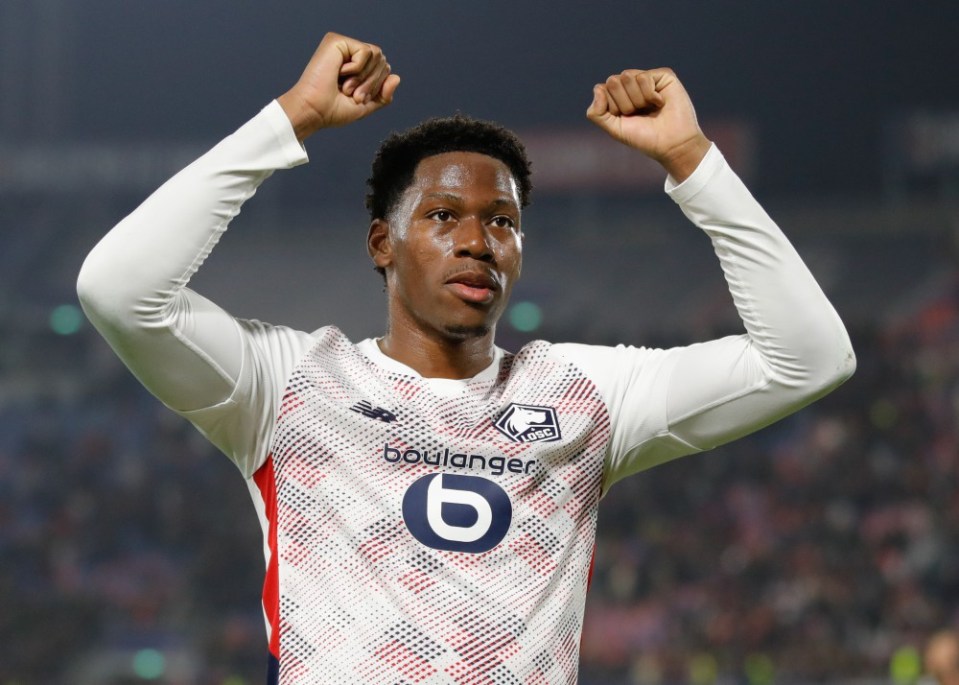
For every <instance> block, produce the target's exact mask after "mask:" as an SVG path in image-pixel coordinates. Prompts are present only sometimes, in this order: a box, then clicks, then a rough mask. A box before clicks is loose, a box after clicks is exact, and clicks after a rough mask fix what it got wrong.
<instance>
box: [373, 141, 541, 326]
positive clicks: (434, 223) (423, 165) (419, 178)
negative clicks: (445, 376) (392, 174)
mask: <svg viewBox="0 0 959 685" xmlns="http://www.w3.org/2000/svg"><path fill="white" fill-rule="evenodd" d="M378 231H379V232H380V233H381V238H380V239H377V238H376V235H377V232H378ZM370 252H371V254H372V256H373V259H374V262H376V264H377V266H381V267H384V268H385V269H386V278H387V286H388V292H389V298H390V326H391V330H393V329H394V327H395V326H398V325H399V326H404V325H408V326H413V327H415V328H417V329H418V330H419V331H420V332H422V333H424V334H427V335H433V334H437V333H438V334H440V335H441V336H443V337H446V338H448V339H465V338H469V337H474V336H480V335H485V334H487V333H491V332H492V331H493V329H494V327H495V325H496V321H497V320H498V319H499V317H500V315H501V314H502V313H503V310H504V309H505V308H506V304H507V302H508V300H509V295H510V291H511V290H512V288H513V283H514V282H515V281H516V279H517V278H518V277H519V274H520V268H521V266H522V253H523V241H522V232H521V231H520V203H519V193H518V190H517V186H516V181H515V179H514V178H513V175H512V174H511V173H510V170H509V167H507V166H506V164H504V163H503V162H501V161H500V160H498V159H495V158H493V157H489V156H487V155H484V154H480V153H476V152H446V153H442V154H438V155H433V156H431V157H427V158H425V159H423V160H422V161H421V162H420V163H419V165H418V166H417V168H416V172H415V174H414V176H413V182H412V184H411V185H410V187H409V188H407V189H406V191H405V192H404V193H403V195H402V197H401V198H400V200H399V202H397V204H396V207H395V208H394V210H393V211H392V212H391V214H390V216H389V218H388V221H386V222H374V223H373V226H372V227H371V229H370Z"/></svg>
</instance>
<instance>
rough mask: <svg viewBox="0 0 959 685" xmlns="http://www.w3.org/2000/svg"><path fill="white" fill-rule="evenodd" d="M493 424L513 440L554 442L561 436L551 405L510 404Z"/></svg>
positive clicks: (554, 411)
mask: <svg viewBox="0 0 959 685" xmlns="http://www.w3.org/2000/svg"><path fill="white" fill-rule="evenodd" d="M494 425H495V426H496V430H498V431H499V432H500V433H502V434H503V435H505V436H506V437H507V438H509V439H510V440H512V441H513V442H524V443H526V442H554V441H556V440H559V439H560V437H561V436H560V434H559V421H557V419H556V410H555V409H553V408H552V407H537V406H534V405H531V404H511V405H509V406H508V407H507V408H506V411H504V412H503V414H502V415H501V416H500V417H499V419H497V420H496V423H495V424H494Z"/></svg>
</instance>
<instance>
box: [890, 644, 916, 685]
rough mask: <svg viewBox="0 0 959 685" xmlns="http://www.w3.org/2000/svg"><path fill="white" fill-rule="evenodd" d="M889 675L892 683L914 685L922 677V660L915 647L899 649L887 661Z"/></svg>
mask: <svg viewBox="0 0 959 685" xmlns="http://www.w3.org/2000/svg"><path fill="white" fill-rule="evenodd" d="M889 675H890V676H891V677H892V680H893V682H894V683H897V684H898V685H906V684H907V683H914V682H916V681H917V680H918V679H919V676H920V675H922V660H921V659H920V658H919V652H918V650H916V648H915V647H900V648H899V649H897V650H896V651H895V652H893V655H892V658H891V659H889Z"/></svg>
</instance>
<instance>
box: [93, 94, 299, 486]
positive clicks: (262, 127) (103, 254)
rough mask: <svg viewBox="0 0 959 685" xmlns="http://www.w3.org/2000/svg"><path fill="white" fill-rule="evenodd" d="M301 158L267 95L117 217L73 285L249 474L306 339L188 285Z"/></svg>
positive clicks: (168, 399) (108, 334)
mask: <svg viewBox="0 0 959 685" xmlns="http://www.w3.org/2000/svg"><path fill="white" fill-rule="evenodd" d="M306 161H307V157H306V152H305V150H304V149H303V147H302V145H300V143H299V142H298V141H297V140H296V137H295V135H294V134H293V130H292V127H291V126H290V123H289V120H288V119H287V117H286V115H285V113H284V112H283V110H282V108H281V107H280V106H279V104H278V103H277V102H275V101H274V102H272V103H271V104H270V105H268V106H267V107H265V108H264V109H263V110H262V111H261V112H260V113H259V114H258V115H257V116H256V117H254V118H253V119H252V120H250V121H249V122H247V123H246V124H244V125H243V126H242V127H241V128H240V129H239V130H237V131H236V132H235V133H233V134H232V135H230V136H229V137H227V138H226V139H224V140H223V141H221V142H220V143H219V144H218V145H217V146H216V147H214V148H213V149H212V150H210V151H209V152H207V153H206V154H205V155H203V156H202V157H200V158H199V159H198V160H196V161H195V162H193V163H192V164H191V165H190V166H188V167H186V168H185V169H183V170H182V171H181V172H179V173H178V174H177V175H175V176H174V177H173V178H171V179H170V180H169V181H167V182H166V183H165V184H164V185H163V186H161V187H160V188H159V189H158V190H157V191H156V192H154V193H153V194H152V195H151V196H150V197H149V198H148V199H147V200H146V201H144V202H143V203H142V204H141V205H140V206H139V207H138V208H137V209H136V210H134V211H133V212H132V213H131V214H130V215H129V216H127V217H126V218H125V219H123V220H122V221H121V222H120V223H119V224H117V225H116V226H115V227H114V228H113V229H112V230H111V231H110V232H109V233H108V234H107V235H106V236H105V237H104V238H103V239H102V240H101V241H100V242H99V243H98V244H97V245H96V247H94V249H93V250H92V251H91V252H90V254H89V255H88V256H87V258H86V260H85V262H84V264H83V267H82V269H81V271H80V275H79V279H78V282H77V292H78V295H79V298H80V303H81V304H82V306H83V309H84V311H85V312H86V314H87V316H88V317H89V319H90V321H91V322H92V323H93V325H94V326H95V327H96V328H97V330H98V331H99V332H100V333H101V334H102V335H103V337H104V338H105V339H106V341H107V342H108V343H109V344H110V346H111V347H112V348H113V349H114V351H115V352H116V353H117V354H118V355H119V357H120V359H122V360H123V362H124V363H125V364H126V365H127V367H129V369H130V370H131V371H132V372H133V373H134V375H136V377H137V378H138V379H139V380H140V381H141V382H142V383H143V384H144V385H145V386H146V387H147V389H149V390H150V392H152V393H153V394H154V395H156V396H157V397H158V398H159V399H160V400H161V401H162V402H163V403H164V404H166V405H167V406H168V407H170V408H171V409H173V410H174V411H176V412H178V413H180V414H181V415H183V416H185V417H187V418H188V419H189V420H190V421H192V422H193V423H194V424H196V425H197V427H198V428H199V429H200V431H201V432H203V433H204V434H205V435H207V437H209V438H210V440H211V441H212V442H213V443H214V444H216V445H217V446H218V447H220V449H222V450H223V451H224V452H225V453H226V454H227V455H228V456H230V457H231V458H232V459H234V460H235V461H236V462H237V464H238V465H239V466H240V468H241V470H242V471H243V472H244V473H245V474H246V475H249V474H250V473H252V471H253V470H255V468H257V467H258V465H259V462H260V461H262V459H263V458H264V456H265V449H266V447H268V442H267V443H266V444H264V441H268V439H269V435H270V433H271V428H272V420H271V419H272V416H273V414H274V413H275V407H276V404H277V402H278V400H279V395H280V394H281V393H282V391H283V387H284V385H285V381H286V376H287V375H288V370H289V369H291V368H292V365H293V364H294V363H295V361H296V359H297V358H298V356H299V355H300V354H301V353H302V350H303V348H304V347H305V346H306V345H308V344H309V336H308V334H305V333H299V332H296V331H292V330H289V329H284V328H277V327H271V326H268V325H266V324H262V323H259V322H255V321H242V320H238V319H235V318H234V317H232V316H231V315H230V314H228V313H227V312H226V311H224V310H223V309H222V308H220V307H218V306H217V305H216V304H214V303H213V302H211V301H209V300H208V299H206V298H204V297H202V296H201V295H199V294H197V293H195V292H193V291H192V290H190V289H189V288H188V287H187V284H188V283H189V281H190V278H191V277H192V276H193V274H194V273H196V271H197V269H199V267H200V265H201V264H202V263H203V262H204V260H205V259H206V258H207V256H208V255H209V254H210V252H211V251H212V249H213V247H214V246H215V245H216V243H217V241H218V240H219V239H220V236H221V235H222V234H223V233H224V232H225V231H226V229H227V227H228V225H229V223H230V221H231V220H232V219H233V218H234V217H235V216H236V215H237V214H238V213H239V212H240V208H241V206H242V205H243V203H244V202H245V201H246V200H248V199H249V198H250V197H252V196H253V194H254V193H255V192H256V189H257V188H258V187H259V185H260V184H261V183H262V182H263V181H264V180H266V179H267V178H268V177H269V176H270V175H271V174H272V173H273V172H274V171H275V170H277V169H285V168H290V167H293V166H296V165H298V164H302V163H304V162H306ZM249 277H250V275H249V274H242V273H239V274H237V278H249Z"/></svg>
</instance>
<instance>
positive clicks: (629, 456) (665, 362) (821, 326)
mask: <svg viewBox="0 0 959 685" xmlns="http://www.w3.org/2000/svg"><path fill="white" fill-rule="evenodd" d="M666 189H667V192H668V193H669V194H670V196H671V197H672V199H673V200H674V201H675V202H676V203H677V204H678V205H679V206H680V208H681V209H682V211H683V213H684V214H685V215H686V216H687V217H688V218H689V219H690V220H691V221H692V222H693V223H695V224H696V225H697V226H698V227H700V228H701V229H702V230H703V231H705V233H706V234H707V235H708V236H709V238H710V239H711V241H712V245H713V249H714V250H715V253H716V256H717V257H718V258H719V262H720V265H721V266H722V269H723V273H724V275H725V277H726V281H727V284H728V286H729V291H730V293H731V295H732V298H733V302H734V304H735V306H736V309H737V311H738V313H739V316H740V318H741V319H742V322H743V325H744V327H745V329H746V332H745V333H744V334H743V335H738V336H730V337H725V338H721V339H717V340H713V341H709V342H705V343H697V344H693V345H689V346H686V347H676V348H671V349H666V350H660V349H647V348H636V347H627V346H618V347H615V348H612V347H598V346H589V345H571V344H566V345H559V346H557V347H558V348H559V351H560V353H561V354H563V355H565V356H566V357H567V358H569V359H570V360H571V361H573V362H574V363H576V364H577V365H579V366H580V368H582V369H583V370H584V371H585V372H586V373H587V375H589V376H590V377H591V378H593V380H594V382H596V384H597V386H598V388H599V390H600V392H601V394H602V395H603V397H604V398H605V400H606V402H607V406H608V407H609V411H610V420H611V424H612V437H611V442H610V447H609V451H608V454H607V463H606V475H605V478H604V490H605V489H608V488H609V487H610V486H611V485H612V484H613V483H614V482H616V481H617V480H619V479H621V478H623V477H625V476H627V475H629V474H632V473H635V472H637V471H641V470H643V469H647V468H650V467H652V466H655V465H657V464H660V463H663V462H665V461H669V460H671V459H675V458H677V457H680V456H683V455H686V454H690V453H693V452H699V451H702V450H707V449H711V448H713V447H716V446H718V445H720V444H723V443H725V442H728V441H730V440H733V439H735V438H738V437H740V436H743V435H746V434H747V433H750V432H752V431H755V430H758V429H759V428H762V427H763V426H766V425H768V424H770V423H772V422H774V421H776V420H778V419H780V418H782V417H784V416H786V415H788V414H790V413H792V412H794V411H796V410H797V409H799V408H801V407H803V406H805V405H807V404H809V403H810V402H812V401H814V400H815V399H817V398H819V397H821V396H822V395H825V394H826V393H828V392H829V391H830V390H832V389H833V388H835V387H836V386H838V385H839V384H841V383H842V382H843V381H845V380H846V379H847V378H848V377H849V376H850V375H852V373H853V371H854V369H855V355H854V353H853V350H852V345H851V343H850V341H849V337H848V335H847V333H846V329H845V327H844V326H843V324H842V322H841V321H840V319H839V316H838V314H837V313H836V311H835V309H833V307H832V305H831V304H830V303H829V301H828V300H827V298H826V296H825V294H824V293H823V291H822V289H821V288H820V287H819V285H818V284H817V283H816V280H815V278H814V277H813V275H812V274H811V273H810V271H809V269H808V268H807V267H806V265H805V264H804V263H803V261H802V259H801V258H800V257H799V254H798V253H797V252H796V250H795V248H794V247H793V246H792V245H791V244H790V243H789V241H788V240H787V238H786V237H785V235H783V233H782V231H781V230H780V229H779V227H778V226H776V224H775V223H774V222H773V221H772V219H770V218H769V216H768V215H767V214H766V212H765V211H763V209H762V207H760V205H759V204H758V203H757V202H756V200H755V199H754V198H753V197H752V195H751V194H750V193H749V191H748V190H747V189H746V187H745V186H744V185H743V183H742V181H741V180H740V179H739V178H738V176H736V174H735V173H734V172H733V171H732V169H730V168H729V166H728V165H727V164H726V161H725V159H724V158H723V156H722V154H721V153H720V152H719V150H718V149H717V148H716V147H715V146H714V147H713V148H711V150H710V151H709V153H708V154H707V155H706V158H705V159H704V160H703V161H702V162H701V163H700V166H699V167H698V168H697V169H696V171H695V172H694V173H693V175H692V176H690V177H689V178H688V179H686V181H684V182H683V183H682V184H679V185H674V184H673V183H672V182H671V181H670V180H667V186H666Z"/></svg>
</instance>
